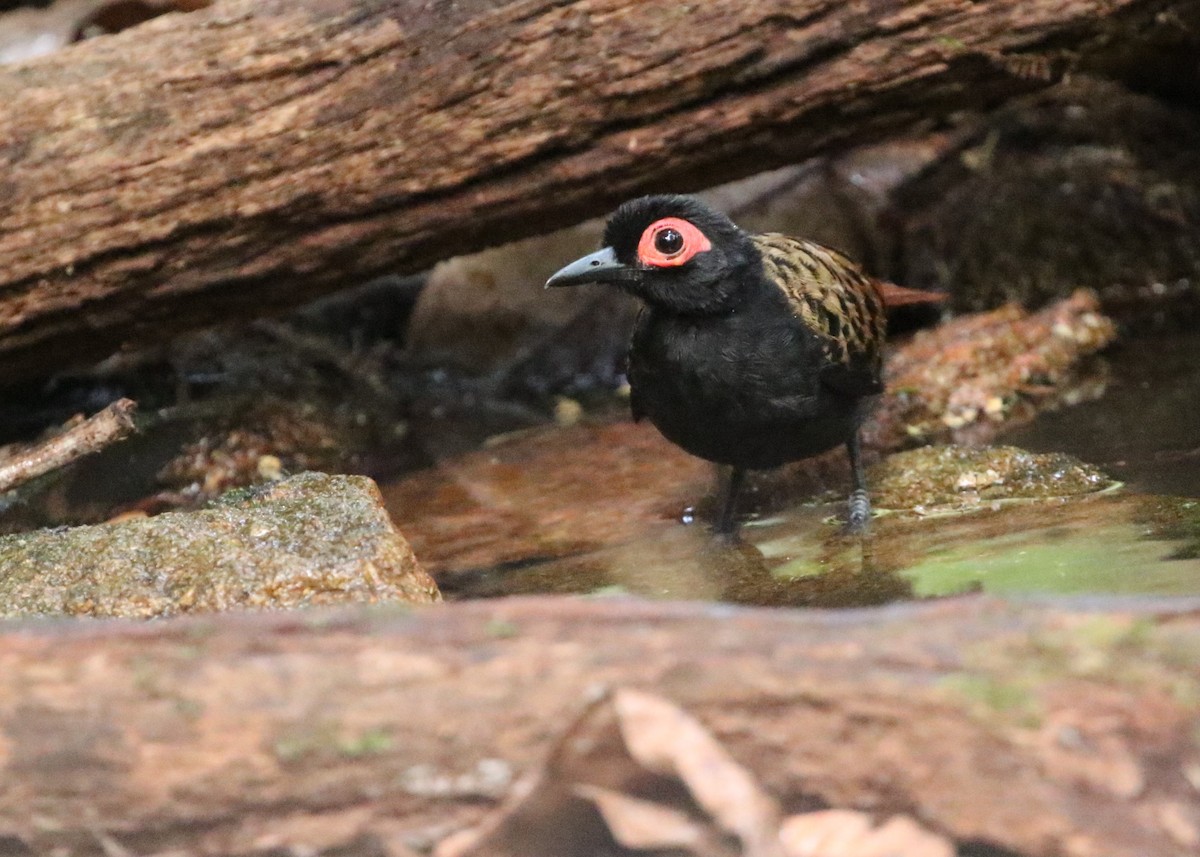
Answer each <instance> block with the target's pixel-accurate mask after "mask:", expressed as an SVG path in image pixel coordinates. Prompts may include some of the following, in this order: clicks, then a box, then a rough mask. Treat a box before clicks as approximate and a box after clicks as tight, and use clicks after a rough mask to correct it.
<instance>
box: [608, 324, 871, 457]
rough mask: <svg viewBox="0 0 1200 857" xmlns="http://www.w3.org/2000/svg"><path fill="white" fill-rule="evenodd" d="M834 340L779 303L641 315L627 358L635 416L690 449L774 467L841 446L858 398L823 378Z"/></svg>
mask: <svg viewBox="0 0 1200 857" xmlns="http://www.w3.org/2000/svg"><path fill="white" fill-rule="evenodd" d="M827 363H828V348H827V344H826V343H824V342H822V341H821V339H820V337H817V336H814V335H813V334H812V333H811V332H810V331H808V330H807V329H806V328H805V326H804V325H803V323H801V321H800V320H798V319H797V318H796V317H795V316H794V315H793V314H792V313H790V312H787V311H786V309H784V308H781V307H780V306H779V305H778V303H777V302H772V301H765V302H759V303H751V304H749V305H747V306H746V307H745V308H743V309H742V310H739V311H738V312H735V313H732V314H729V315H723V316H715V317H701V318H696V317H681V316H677V315H673V314H670V313H666V312H663V311H661V310H655V309H648V310H647V311H645V312H643V313H642V316H641V318H640V319H639V322H638V325H637V327H636V329H635V331H634V335H633V340H632V342H631V345H630V354H629V380H630V385H631V388H632V392H633V402H634V408H635V413H636V412H639V411H640V412H641V413H642V414H644V415H645V416H646V417H648V418H649V419H650V421H651V422H653V423H654V425H655V426H657V427H658V429H659V431H661V432H662V433H663V435H664V436H665V437H666V438H667V439H668V440H670V441H672V442H673V443H676V444H678V445H679V446H681V447H683V448H684V449H685V450H687V451H688V452H690V453H692V454H693V455H697V456H699V457H701V458H706V459H708V460H710V461H716V462H719V463H723V464H734V465H737V466H740V467H751V468H765V467H776V466H778V465H780V464H783V463H786V462H788V461H794V460H796V459H799V458H805V457H808V456H810V455H815V454H817V453H819V452H822V451H824V450H826V449H829V448H831V447H833V446H836V445H838V444H840V443H843V442H844V441H845V440H846V439H847V438H848V437H849V435H850V433H851V431H852V430H853V428H854V425H855V423H856V419H857V413H858V400H859V397H857V396H852V395H843V394H840V393H838V391H837V390H836V389H834V388H831V387H830V386H829V385H827V384H825V383H822V381H821V370H822V368H823V366H825V365H826V364H827Z"/></svg>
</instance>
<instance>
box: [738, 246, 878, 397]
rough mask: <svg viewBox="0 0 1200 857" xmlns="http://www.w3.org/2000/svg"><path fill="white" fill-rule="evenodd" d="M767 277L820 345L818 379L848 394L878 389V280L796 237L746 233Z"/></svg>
mask: <svg viewBox="0 0 1200 857" xmlns="http://www.w3.org/2000/svg"><path fill="white" fill-rule="evenodd" d="M751 241H752V242H753V243H754V245H755V247H757V248H758V252H759V253H760V254H761V256H762V260H763V267H764V270H765V273H766V276H767V279H768V280H769V281H770V282H772V283H773V284H775V285H776V286H778V287H779V290H780V291H782V292H783V293H784V295H785V296H786V297H787V300H788V303H789V304H790V305H791V307H792V310H793V312H795V314H796V316H797V317H798V318H799V319H800V321H801V322H802V323H803V324H804V325H805V326H806V327H807V328H808V329H809V330H811V331H812V332H813V333H814V334H816V335H817V336H818V337H819V338H820V339H821V340H822V341H823V342H824V343H825V345H826V349H827V351H826V353H827V355H828V357H829V361H830V362H829V365H828V367H827V368H826V369H825V370H824V371H823V372H822V374H821V379H822V381H824V382H825V383H826V384H827V385H829V386H830V387H833V388H835V389H838V390H841V391H843V392H846V393H850V394H852V395H859V396H863V395H870V394H872V393H878V392H880V391H881V390H882V389H883V383H882V380H881V378H880V374H881V371H882V361H883V341H884V337H885V335H886V324H887V318H886V315H885V311H884V306H883V294H882V292H881V291H880V287H879V283H878V282H877V281H876V280H874V279H872V278H871V277H869V276H867V275H866V274H865V273H863V271H862V270H861V269H860V268H859V267H858V266H857V265H856V264H854V263H853V262H851V261H850V260H849V259H847V258H846V257H845V256H843V255H841V254H840V253H837V252H835V251H833V250H830V249H829V248H827V247H822V246H821V245H820V244H814V243H813V242H811V241H804V240H802V239H800V238H791V237H789V236H787V235H779V234H776V233H767V234H762V235H753V236H751Z"/></svg>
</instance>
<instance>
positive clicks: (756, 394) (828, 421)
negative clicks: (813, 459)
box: [546, 196, 886, 534]
mask: <svg viewBox="0 0 1200 857" xmlns="http://www.w3.org/2000/svg"><path fill="white" fill-rule="evenodd" d="M604 244H605V247H604V249H602V250H600V251H599V252H597V253H593V254H591V255H590V256H585V257H584V258H582V259H580V260H578V261H576V262H573V263H572V264H570V265H568V266H567V267H565V268H563V269H562V270H561V271H559V272H558V273H557V274H555V275H554V276H553V277H551V278H550V280H549V281H548V282H547V284H546V285H547V286H565V285H576V284H581V283H611V284H615V285H617V286H619V287H621V288H623V289H625V290H626V291H628V292H630V293H632V294H634V295H636V296H637V297H639V298H641V299H642V301H643V302H644V303H645V308H644V309H643V311H642V313H641V315H640V316H639V318H638V322H637V326H636V327H635V329H634V333H633V338H632V341H631V343H630V349H629V383H630V388H631V391H632V401H631V404H632V408H633V415H634V418H635V419H640V418H642V417H646V418H648V419H649V420H650V421H651V422H652V423H654V425H655V426H656V427H657V428H658V429H659V431H661V432H662V433H663V435H664V436H665V437H666V438H667V439H668V440H670V441H672V442H673V443H675V444H677V445H679V446H680V447H682V448H683V449H685V450H687V451H688V452H690V453H691V454H693V455H696V456H699V457H700V458H705V459H708V460H709V461H714V462H717V463H719V464H726V465H730V466H732V468H733V470H732V474H731V477H730V479H729V480H728V482H727V484H726V488H725V492H726V495H725V498H724V501H723V503H722V508H721V516H720V519H719V521H718V523H717V530H718V531H719V532H721V533H725V534H732V533H733V531H734V529H735V526H734V508H735V504H736V501H737V493H738V490H739V488H740V485H741V482H742V477H743V475H744V471H745V470H747V469H758V468H770V467H777V466H779V465H781V464H785V463H787V462H789V461H796V460H799V459H802V458H808V457H810V456H813V455H816V454H818V453H821V452H824V451H826V450H828V449H831V448H833V447H835V446H837V445H839V444H846V446H847V449H848V450H849V453H850V461H851V470H852V478H853V482H854V489H853V493H852V494H851V500H850V521H849V523H850V526H851V527H852V528H854V529H860V528H862V527H863V526H864V525H865V524H866V522H867V519H868V518H869V516H870V505H869V502H868V500H867V493H866V485H865V483H864V479H863V474H862V467H861V461H860V458H861V457H860V453H859V442H858V434H859V424H860V422H861V420H862V416H863V412H864V403H865V402H866V401H867V400H868V398H869V397H870V396H872V395H873V394H875V393H878V392H880V391H881V390H882V386H883V385H882V381H881V378H880V373H881V366H882V347H883V340H884V335H885V323H886V316H885V311H884V301H883V295H882V292H881V290H880V285H879V283H878V282H877V281H876V280H874V279H872V278H871V277H869V276H867V275H866V274H864V273H863V272H862V271H861V270H860V269H859V268H858V267H857V266H856V265H855V264H854V263H853V262H851V261H850V260H848V259H846V258H845V257H844V256H842V255H841V254H839V253H836V252H834V251H833V250H829V249H828V248H825V247H822V246H820V245H818V244H814V243H812V242H810V241H804V240H802V239H798V238H790V237H788V236H785V235H778V234H750V233H747V232H744V231H742V230H741V229H739V228H738V227H737V226H736V225H734V223H733V222H732V221H731V220H729V218H727V217H725V216H724V215H723V214H720V213H719V212H716V211H714V210H712V209H711V208H709V207H708V206H707V205H705V204H704V203H703V202H701V201H700V200H698V199H696V198H695V197H689V196H648V197H642V198H640V199H635V200H631V201H629V202H627V203H625V204H624V205H622V206H621V207H620V208H618V209H617V210H616V212H615V213H614V214H613V215H612V217H611V218H610V219H609V222H608V225H607V228H606V229H605V233H604Z"/></svg>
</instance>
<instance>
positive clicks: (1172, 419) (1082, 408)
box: [1004, 333, 1200, 497]
mask: <svg viewBox="0 0 1200 857" xmlns="http://www.w3.org/2000/svg"><path fill="white" fill-rule="evenodd" d="M1107 363H1108V366H1109V379H1108V383H1107V386H1106V389H1105V392H1104V395H1103V396H1102V397H1101V398H1099V399H1097V400H1095V401H1091V402H1083V403H1081V404H1078V405H1075V406H1073V407H1068V408H1062V409H1060V410H1058V411H1055V412H1052V413H1046V414H1042V415H1041V416H1040V417H1038V419H1037V420H1036V421H1034V422H1033V423H1032V424H1031V425H1029V426H1027V427H1025V428H1022V429H1018V430H1016V431H1014V432H1011V433H1009V434H1007V435H1005V437H1004V441H1005V442H1006V443H1011V444H1013V445H1015V446H1021V447H1024V448H1026V449H1030V450H1034V451H1038V452H1051V451H1054V452H1066V453H1070V454H1071V455H1074V456H1076V457H1078V458H1081V459H1083V460H1084V461H1088V462H1091V463H1092V464H1096V465H1099V466H1100V467H1101V468H1102V469H1104V470H1105V471H1106V472H1108V473H1110V474H1111V475H1112V476H1114V477H1116V478H1117V479H1121V480H1123V481H1124V482H1126V483H1127V484H1128V485H1129V486H1130V487H1131V488H1133V489H1135V490H1139V491H1146V492H1148V493H1154V494H1176V495H1179V496H1183V497H1200V333H1192V334H1187V335H1185V334H1176V335H1172V336H1164V337H1155V338H1150V337H1146V338H1141V339H1135V340H1131V341H1129V342H1127V343H1125V344H1124V345H1122V346H1120V347H1119V348H1117V349H1116V350H1114V351H1112V352H1111V353H1110V354H1109V356H1108V360H1107Z"/></svg>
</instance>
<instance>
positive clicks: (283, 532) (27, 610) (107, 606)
mask: <svg viewBox="0 0 1200 857" xmlns="http://www.w3.org/2000/svg"><path fill="white" fill-rule="evenodd" d="M0 569H3V572H2V574H0V615H5V616H16V615H54V614H68V615H90V616H124V617H151V616H166V615H171V614H175V613H183V612H204V611H216V610H229V609H239V608H241V609H245V608H259V609H269V608H283V607H297V606H306V605H323V604H335V603H344V602H362V601H366V602H375V601H403V602H412V603H422V602H429V601H435V600H437V599H438V597H439V596H438V592H437V588H436V586H435V585H434V584H433V582H432V580H430V578H429V577H428V576H427V575H426V574H425V572H424V571H423V570H422V569H421V568H420V566H419V565H418V564H417V562H416V559H415V558H414V557H413V554H412V550H411V549H410V548H409V546H408V543H407V542H406V541H405V540H404V538H403V537H402V536H401V535H400V534H399V533H398V532H397V531H396V530H395V529H394V527H393V526H392V523H391V521H390V519H389V518H388V515H387V512H386V511H385V510H384V508H383V506H382V504H381V501H380V497H379V493H378V490H377V489H376V488H375V485H374V483H373V482H372V481H371V480H369V479H367V478H365V477H354V476H328V475H325V474H320V473H305V474H301V475H298V476H294V477H292V478H290V479H287V480H284V481H281V482H277V483H273V484H270V485H267V486H263V487H261V488H258V489H254V490H249V491H246V490H242V491H237V492H231V493H230V494H229V495H226V496H224V497H222V498H220V499H218V500H217V501H215V502H214V503H213V504H212V506H211V507H209V508H207V509H203V510H201V511H197V512H186V513H172V514H164V515H159V516H157V517H154V518H145V519H140V520H129V521H122V522H119V523H112V524H103V525H99V526H89V527H77V528H74V529H66V528H59V529H54V530H41V531H36V532H31V533H23V534H20V535H15V536H6V537H3V538H0Z"/></svg>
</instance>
